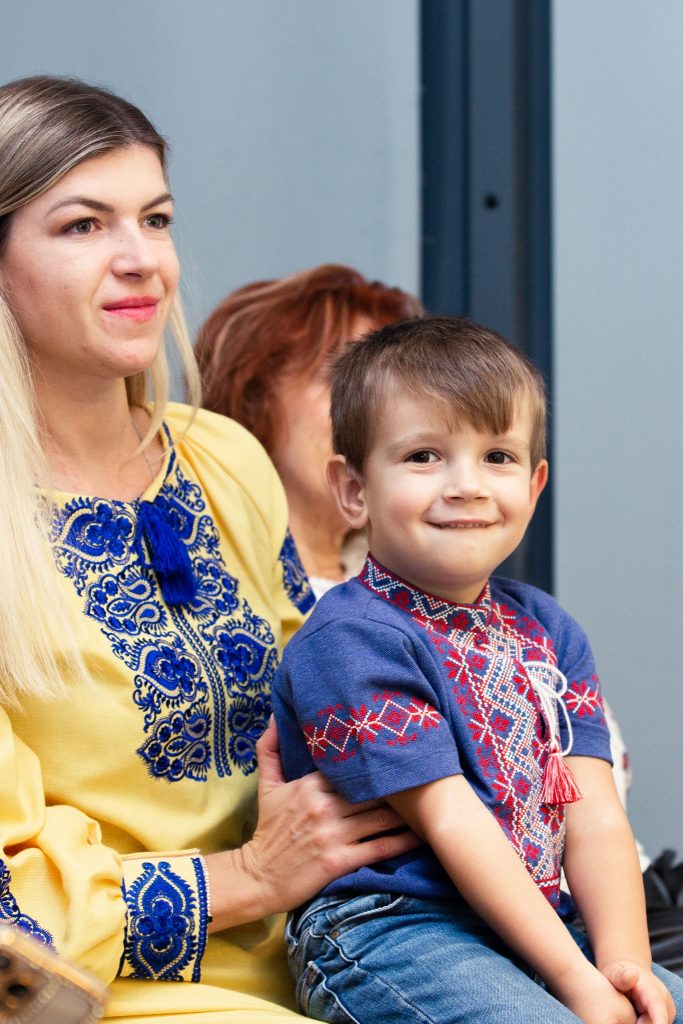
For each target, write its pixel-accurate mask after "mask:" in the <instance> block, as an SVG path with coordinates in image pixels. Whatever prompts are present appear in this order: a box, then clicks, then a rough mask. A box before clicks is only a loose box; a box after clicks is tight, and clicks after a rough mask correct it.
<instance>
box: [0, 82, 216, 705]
mask: <svg viewBox="0 0 683 1024" xmlns="http://www.w3.org/2000/svg"><path fill="white" fill-rule="evenodd" d="M135 145H144V146H149V147H151V148H152V149H153V150H154V151H155V152H156V154H157V155H158V157H159V160H160V163H161V166H162V169H163V171H164V174H166V162H167V160H166V158H167V146H166V143H165V141H164V139H163V138H162V136H161V135H159V133H158V132H157V131H156V129H155V128H154V127H153V125H152V124H151V123H150V122H149V121H148V120H147V118H146V117H145V116H144V114H143V113H142V112H141V111H140V110H138V108H137V107H135V106H133V105H132V104H131V103H128V102H127V101H126V100H123V99H121V98H120V97H118V96H114V95H113V94H112V93H110V92H107V91H106V90H105V89H100V88H97V87H95V86H91V85H87V84H86V83H84V82H80V81H78V80H76V79H67V78H53V77H50V76H36V77H33V78H24V79H20V80H18V81H15V82H10V83H9V84H7V85H4V86H0V375H1V379H2V381H3V395H2V400H1V401H0V493H2V494H3V496H5V499H6V500H5V501H3V503H2V511H0V565H2V567H3V572H4V575H3V599H2V601H1V602H0V702H3V703H9V704H11V703H16V702H17V701H18V700H19V699H20V698H21V697H22V696H25V695H34V696H39V697H47V696H50V695H57V694H59V693H61V692H63V690H64V686H63V681H62V673H63V671H64V670H67V671H71V672H73V673H75V675H76V676H77V677H80V678H85V677H86V669H85V666H84V665H83V662H82V658H81V655H80V652H79V649H78V645H77V643H76V638H75V628H74V624H73V622H71V621H70V618H69V613H68V611H67V610H66V609H65V607H64V601H63V595H62V594H61V592H60V589H59V580H58V574H57V570H56V568H55V566H54V561H53V558H52V554H51V552H50V550H49V543H48V539H47V538H48V516H49V509H48V508H46V507H41V505H40V503H39V502H38V501H37V499H36V492H35V482H36V480H41V479H45V478H46V473H45V470H46V466H45V458H44V455H43V452H42V450H41V446H40V441H39V437H40V429H39V411H38V410H37V408H36V404H35V396H34V390H33V382H32V377H31V369H30V366H29V362H28V358H27V354H26V349H25V345H24V342H23V338H22V336H21V332H20V330H19V327H18V325H17V323H16V320H15V318H14V317H13V315H12V312H11V310H10V308H9V305H8V303H7V302H6V301H5V299H4V298H3V296H2V291H1V289H2V276H1V269H2V251H3V247H4V244H5V242H6V240H7V237H8V234H9V228H10V222H11V217H12V214H13V213H14V212H15V211H16V210H18V209H20V208H21V207H23V206H25V205H26V204H27V203H30V202H31V201H32V200H33V199H36V198H37V197H38V196H40V195H42V194H43V193H44V192H46V191H47V190H48V189H50V188H51V187H52V186H53V185H54V184H56V183H57V182H58V181H59V180H60V179H61V178H63V177H64V175H65V174H67V173H68V172H69V171H70V170H71V169H72V168H73V167H75V166H76V165H77V164H79V163H81V162H82V161H83V160H88V159H90V158H92V157H96V156H101V155H103V154H105V153H109V152H112V151H113V150H117V149H124V148H127V147H129V146H135ZM170 328H171V331H170V333H171V335H172V338H173V340H174V342H175V345H176V347H177V350H178V353H179V356H180V360H181V363H182V366H183V369H184V371H185V375H186V380H187V391H188V400H189V401H190V403H191V404H192V405H193V406H195V407H196V406H197V405H198V404H199V395H200V386H199V375H198V372H197V367H196V363H195V360H194V356H193V352H192V343H191V341H190V337H189V332H188V330H187V326H186V324H185V319H184V316H183V311H182V307H181V303H180V300H179V299H178V298H177V297H176V299H175V301H174V304H173V308H172V311H171V317H170ZM126 390H127V394H128V402H129V404H130V405H132V406H136V405H137V406H141V405H145V404H146V403H147V401H148V399H149V400H150V401H151V403H152V415H151V420H150V424H149V429H148V431H147V433H146V434H145V437H144V438H143V440H142V443H141V447H145V446H146V445H148V444H149V443H150V442H151V441H152V439H153V438H154V436H155V435H156V433H157V431H158V429H159V426H160V425H161V421H162V419H163V416H164V410H165V407H166V403H167V401H168V393H169V369H168V360H167V356H166V352H165V348H164V346H162V347H161V349H160V351H159V354H158V356H157V359H156V360H155V362H154V364H153V365H152V366H151V367H150V368H149V370H148V371H146V372H145V373H139V374H136V375H135V376H133V377H131V378H129V379H127V380H126ZM9 496H11V499H10V498H9ZM56 637H59V640H60V643H59V646H60V648H61V652H60V654H59V655H58V654H57V653H56V650H55V647H56V645H55V638H56Z"/></svg>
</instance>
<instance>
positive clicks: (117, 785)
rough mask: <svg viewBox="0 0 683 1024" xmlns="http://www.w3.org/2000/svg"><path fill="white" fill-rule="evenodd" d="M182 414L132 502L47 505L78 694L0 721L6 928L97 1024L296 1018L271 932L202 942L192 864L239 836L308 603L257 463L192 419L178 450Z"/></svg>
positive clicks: (230, 438) (224, 431) (281, 505)
mask: <svg viewBox="0 0 683 1024" xmlns="http://www.w3.org/2000/svg"><path fill="white" fill-rule="evenodd" d="M190 412H191V411H190V410H189V409H188V408H187V407H185V406H181V405H170V406H169V407H168V409H167V415H166V427H165V437H166V445H167V450H166V457H165V461H164V465H163V469H162V471H161V472H160V474H159V476H158V477H157V480H156V481H155V482H154V483H153V484H152V485H151V486H150V488H149V489H148V490H147V491H146V492H145V493H144V494H143V495H142V496H141V498H140V499H139V500H138V501H137V502H132V503H126V502H120V501H113V500H110V499H98V498H92V497H82V496H77V497H76V496H73V495H57V500H56V504H55V509H54V515H53V520H52V538H51V539H52V543H53V550H54V555H55V559H56V564H57V567H58V569H59V572H60V575H61V577H62V581H63V591H64V601H65V602H68V603H69V604H70V605H71V606H72V607H73V610H74V615H75V618H76V619H77V621H78V628H79V638H80V641H81V644H82V649H83V651H84V652H85V655H86V659H87V664H88V666H89V668H90V670H91V675H92V685H83V684H80V685H78V684H76V683H74V682H72V683H71V685H70V686H69V694H68V697H67V698H66V699H65V700H60V701H53V702H49V703H48V702H39V701H32V702H30V701H27V702H26V703H25V704H24V706H23V708H22V709H21V711H20V712H12V713H11V714H6V713H4V712H3V713H1V714H0V838H1V839H2V861H1V862H0V921H7V922H11V923H14V924H17V925H19V926H21V927H23V928H25V929H26V930H27V931H29V932H32V933H33V934H34V935H36V936H37V937H38V938H39V939H40V940H41V941H44V942H50V943H51V944H52V945H53V946H54V947H55V948H56V949H57V950H58V951H59V952H60V953H63V954H65V955H67V956H69V957H72V958H73V959H75V960H77V961H78V962H79V963H81V964H82V965H84V966H85V967H87V968H89V969H90V970H92V971H94V972H95V973H96V974H97V975H99V977H101V978H102V979H104V980H105V981H106V982H107V983H109V984H111V985H112V988H111V992H112V999H111V1004H110V1009H109V1011H108V1012H109V1014H111V1015H112V1016H116V1017H117V1019H119V1020H129V1019H130V1020H135V1019H137V1016H138V1015H139V1016H143V1015H144V1019H145V1021H146V1022H148V1024H153V1022H154V1021H157V1020H159V1021H161V1020H165V1019H166V1017H165V1014H166V1013H168V1014H171V1013H173V1014H174V1016H173V1020H175V1021H180V1020H183V1019H185V1016H184V1013H183V1011H184V1010H186V1011H187V1014H188V1019H195V1015H199V1016H200V1017H201V1019H202V1020H204V1019H206V1020H207V1021H208V1020H213V1015H212V1014H213V1012H216V1013H219V1014H220V1015H219V1016H218V1017H216V1019H217V1020H218V1019H221V1020H223V1019H224V1017H223V1015H222V1014H223V1011H224V1010H228V1009H233V1010H236V1012H237V1013H238V1017H239V1008H240V1006H242V1007H243V1006H244V1005H246V1004H244V1000H243V999H242V995H243V994H245V993H246V994H248V995H254V996H258V997H260V998H263V999H270V1000H273V1001H275V1002H277V1003H282V1004H286V1003H287V1002H288V1001H289V1002H290V1003H291V994H290V992H289V984H288V982H287V980H286V977H285V972H286V968H285V964H284V955H283V950H282V946H281V939H280V931H281V921H279V920H276V921H270V922H264V921H260V922H256V923H254V924H252V925H247V926H243V927H240V928H236V929H233V930H230V931H225V932H221V933H218V934H215V935H212V936H210V937H209V939H208V941H207V934H206V928H207V919H208V901H209V899H210V896H209V894H207V888H206V879H205V873H204V866H203V861H202V858H201V856H200V851H201V852H202V853H209V852H213V851H217V850H223V849H227V848H232V847H236V846H238V845H240V844H241V843H242V842H243V841H244V840H245V839H246V838H248V836H249V834H250V830H251V829H252V827H253V823H254V811H255V806H254V801H255V793H256V778H255V768H256V761H255V753H254V745H255V742H256V739H257V738H258V736H259V735H260V733H261V732H262V730H263V728H264V727H265V724H266V722H267V719H268V716H269V713H270V700H269V693H270V684H271V680H272V677H273V673H274V671H275V667H276V665H277V662H278V657H279V651H280V649H281V645H282V643H283V642H284V641H286V640H287V639H288V638H289V636H290V635H291V633H292V632H293V631H294V629H296V628H297V626H298V625H299V623H300V621H301V612H302V611H305V610H306V609H307V608H308V606H309V605H310V604H312V601H313V599H312V595H311V593H310V588H309V586H308V583H307V581H306V578H305V576H304V575H303V572H302V570H301V566H300V563H299V562H298V559H297V556H296V550H295V548H294V546H293V544H292V542H291V538H290V537H289V534H288V532H287V526H286V505H285V498H284V494H283V491H282V488H281V485H280V483H279V480H278V479H277V476H276V474H275V472H274V470H273V468H272V465H271V464H270V462H269V460H268V458H267V456H266V455H265V453H264V452H263V450H262V448H261V447H260V445H259V444H258V442H256V441H255V440H254V438H253V437H252V436H251V435H250V434H248V433H247V432H246V431H244V430H243V429H242V428H241V427H239V426H238V425H237V424H235V423H233V422H231V421H229V420H226V419H225V418H223V417H220V416H216V415H214V414H213V413H208V412H205V411H200V412H198V413H197V416H196V418H195V419H194V422H193V423H192V425H191V426H190V427H189V429H188V430H187V432H184V430H185V428H186V426H187V423H188V420H189V417H190ZM143 512H145V513H149V515H147V516H146V517H145V516H143V515H142V513H143ZM150 516H151V519H152V521H153V522H152V525H153V527H154V529H153V530H152V529H151V528H149V526H147V527H145V526H144V525H143V520H144V521H145V522H147V523H149V521H150ZM169 529H170V530H171V531H172V532H173V534H174V537H175V540H176V542H177V539H178V538H180V540H181V542H182V545H183V546H184V548H185V550H186V552H187V554H188V555H189V562H188V566H189V565H191V575H192V576H193V578H194V587H195V590H196V594H195V597H194V598H193V599H192V600H190V601H187V600H185V601H184V602H183V603H180V604H173V603H170V602H171V598H170V597H169V591H168V590H167V589H166V587H165V586H164V570H163V567H162V566H161V560H162V559H161V556H160V555H159V550H158V549H159V548H160V545H161V544H162V541H160V540H159V536H160V534H163V533H164V531H165V530H169ZM155 549H157V550H156V551H155ZM162 555H163V552H162ZM162 587H164V589H163V592H162ZM164 594H166V597H167V598H169V599H168V600H166V599H165V598H164ZM186 982H195V983H196V984H194V985H193V984H186ZM209 1011H211V1013H210V1015H209V1016H207V1017H206V1018H204V1016H202V1014H203V1013H204V1012H206V1013H209ZM179 1014H180V1016H179ZM243 1019H244V1020H246V1019H247V1017H246V1016H244V1015H243ZM249 1019H251V1018H249ZM256 1019H260V1018H258V1017H255V1018H254V1020H256ZM267 1019H268V1020H272V1019H274V1018H273V1017H272V1016H268V1018H267Z"/></svg>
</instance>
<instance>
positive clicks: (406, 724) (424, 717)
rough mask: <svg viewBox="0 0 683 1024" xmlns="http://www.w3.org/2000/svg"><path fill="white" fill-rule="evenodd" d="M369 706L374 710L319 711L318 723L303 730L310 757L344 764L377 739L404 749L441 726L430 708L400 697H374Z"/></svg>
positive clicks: (377, 695) (365, 707) (434, 711)
mask: <svg viewBox="0 0 683 1024" xmlns="http://www.w3.org/2000/svg"><path fill="white" fill-rule="evenodd" d="M372 703H373V705H374V706H373V707H368V706H367V705H365V704H361V705H360V707H358V708H349V709H348V711H344V709H343V708H342V706H341V704H336V705H335V706H334V707H326V708H323V709H322V710H321V711H319V712H318V719H319V723H315V722H308V723H307V724H306V725H304V727H303V734H304V737H305V739H306V743H307V744H308V749H309V750H310V752H311V756H312V757H313V758H314V759H315V760H317V761H319V760H321V759H322V758H324V757H326V756H327V754H328V753H330V754H331V755H332V760H333V761H346V760H347V759H348V758H350V757H354V756H355V754H356V753H357V751H358V748H359V747H360V746H361V744H363V743H374V742H375V740H376V739H377V738H381V739H383V740H386V742H387V743H388V745H389V746H391V747H394V746H405V745H406V744H407V743H414V742H415V740H417V738H418V735H419V730H420V729H422V730H425V729H438V728H439V726H440V725H441V723H442V722H443V719H442V717H441V715H440V714H439V712H438V711H437V710H436V708H433V707H432V706H431V704H428V703H427V702H426V701H423V700H419V699H417V698H409V697H405V696H403V695H402V694H399V693H390V692H388V691H385V692H383V693H376V694H374V695H373V697H372Z"/></svg>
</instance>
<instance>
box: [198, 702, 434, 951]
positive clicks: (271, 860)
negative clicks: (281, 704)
mask: <svg viewBox="0 0 683 1024" xmlns="http://www.w3.org/2000/svg"><path fill="white" fill-rule="evenodd" d="M256 750H257V754H258V765H259V773H260V778H259V788H258V811H259V815H258V822H257V825H256V830H255V832H254V836H253V838H252V839H251V840H250V841H249V842H248V843H245V845H244V846H243V847H241V849H239V850H231V851H227V852H226V853H216V854H210V855H209V856H207V857H206V865H207V870H208V873H209V884H210V888H211V913H212V916H213V924H212V925H211V926H210V930H211V931H217V930H219V929H222V928H228V927H231V926H234V925H236V924H242V923H244V922H246V921H253V920H257V919H259V918H261V917H266V916H267V915H268V914H273V913H277V912H279V911H285V910H292V909H293V908H294V907H297V906H298V905H299V904H300V903H303V902H304V901H305V900H307V899H310V898H311V897H312V896H314V895H315V894H316V893H317V892H319V891H320V890H321V889H323V888H324V887H325V886H326V885H327V884H328V883H329V882H331V881H332V880H333V879H335V878H338V877H339V876H340V875H344V874H347V873H348V872H350V871H354V870H356V868H359V867H362V866H363V865H364V864H372V863H374V862H375V861H380V860H386V859H387V858H388V857H395V856H397V855H398V854H401V853H405V852H407V851H408V850H412V849H414V848H415V847H416V846H418V845H419V844H420V840H419V839H418V838H417V836H415V835H414V834H413V833H412V832H410V831H408V830H405V831H402V832H401V833H399V834H398V835H387V834H386V833H387V831H388V830H391V829H396V828H402V827H404V822H403V821H402V819H401V818H399V816H398V815H397V814H396V812H395V811H393V810H392V809H391V808H390V807H389V806H388V805H387V804H385V803H383V802H382V801H380V800H373V801H368V802H366V803H361V804H349V803H347V801H346V800H344V799H343V798H342V797H340V796H339V795H338V794H337V793H336V792H335V791H334V790H333V789H332V787H331V786H330V784H329V783H328V782H327V780H326V779H325V778H324V777H323V776H322V775H321V774H320V773H319V772H313V773H312V774H311V775H306V776H304V778H302V779H297V780H296V781H295V782H285V780H284V777H283V774H282V765H281V762H280V755H279V744H278V737H277V729H276V726H275V723H274V722H271V724H270V725H269V727H268V728H267V729H266V731H265V732H264V734H263V736H262V737H261V739H260V740H259V742H258V744H257V747H256ZM371 836H372V837H373V838H370V837H371Z"/></svg>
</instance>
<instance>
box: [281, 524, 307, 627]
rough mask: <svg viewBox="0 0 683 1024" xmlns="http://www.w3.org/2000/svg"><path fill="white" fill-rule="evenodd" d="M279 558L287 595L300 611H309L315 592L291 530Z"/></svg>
mask: <svg viewBox="0 0 683 1024" xmlns="http://www.w3.org/2000/svg"><path fill="white" fill-rule="evenodd" d="M279 558H280V561H281V562H282V569H283V576H284V584H285V590H286V592H287V597H288V598H289V600H290V601H291V602H292V604H293V605H295V607H297V608H298V609H299V611H300V612H307V611H309V610H310V609H311V608H312V607H313V605H314V604H315V594H314V593H313V590H312V589H311V584H310V583H309V582H308V576H307V575H306V572H305V570H304V567H303V565H302V564H301V559H300V558H299V552H298V551H297V549H296V544H295V543H294V538H293V537H292V535H291V533H290V532H289V530H287V533H286V534H285V539H284V543H283V545H282V548H281V550H280V555H279Z"/></svg>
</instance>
